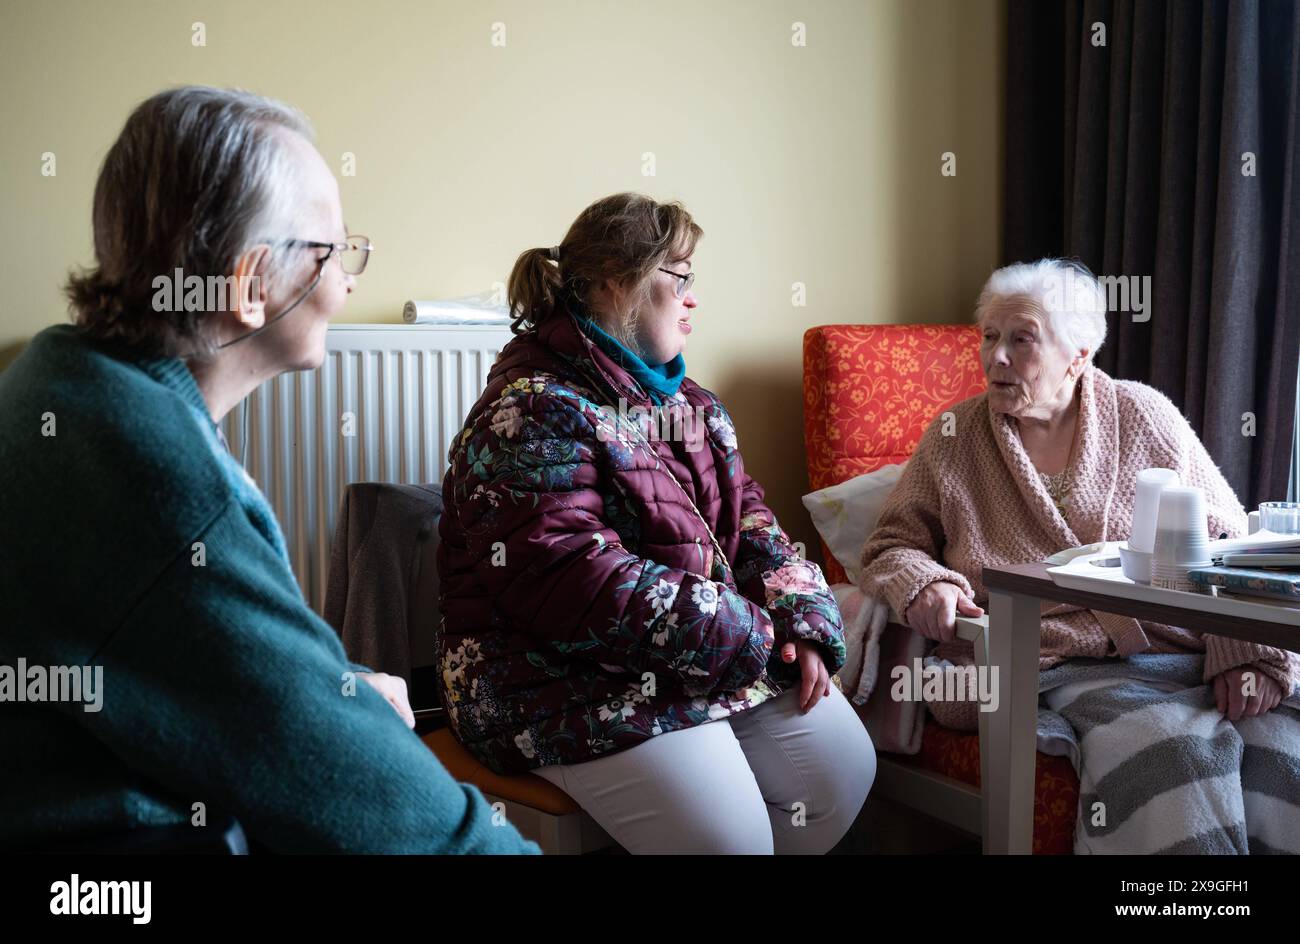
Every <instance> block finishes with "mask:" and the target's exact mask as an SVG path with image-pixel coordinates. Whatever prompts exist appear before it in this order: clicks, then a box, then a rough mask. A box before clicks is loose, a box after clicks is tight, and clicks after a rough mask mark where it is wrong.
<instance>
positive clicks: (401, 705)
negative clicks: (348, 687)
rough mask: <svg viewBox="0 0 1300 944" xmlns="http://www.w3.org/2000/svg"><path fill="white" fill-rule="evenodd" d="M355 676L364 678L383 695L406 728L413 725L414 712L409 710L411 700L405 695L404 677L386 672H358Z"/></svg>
mask: <svg viewBox="0 0 1300 944" xmlns="http://www.w3.org/2000/svg"><path fill="white" fill-rule="evenodd" d="M357 678H363V679H365V680H366V681H367V682H368V683H370V687H371V688H373V689H374V690H375V691H377V692H378V693H379V694H381V695H383V696H384V699H385V700H386V701H387V702H388V703H389V704H390V705H392V706H393V710H394V711H396V712H397V713H398V714H399V715H400V716H401V718H402V720H403V721H405V722H406V726H407V727H408V728H414V727H415V712H413V711H412V710H411V701H410V699H409V698H407V696H406V679H404V678H402V677H401V676H399V675H389V674H388V673H387V672H358V673H357Z"/></svg>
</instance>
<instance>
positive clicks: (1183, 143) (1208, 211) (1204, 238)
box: [1004, 0, 1300, 507]
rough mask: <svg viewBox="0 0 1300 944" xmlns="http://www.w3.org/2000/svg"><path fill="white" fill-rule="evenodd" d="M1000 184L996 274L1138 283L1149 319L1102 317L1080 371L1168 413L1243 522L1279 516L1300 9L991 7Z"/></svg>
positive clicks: (1293, 294) (1294, 245)
mask: <svg viewBox="0 0 1300 944" xmlns="http://www.w3.org/2000/svg"><path fill="white" fill-rule="evenodd" d="M1095 23H1102V24H1104V25H1105V45H1104V46H1098V45H1094V35H1096V34H1095V30H1094V26H1093V24H1095ZM1246 152H1250V153H1251V154H1253V155H1254V176H1248V175H1245V174H1243V172H1242V169H1243V166H1244V165H1243V157H1242V155H1243V154H1244V153H1246ZM1005 186H1006V204H1005V213H1006V216H1005V245H1004V254H1005V258H1006V261H1007V262H1015V261H1027V260H1031V259H1037V258H1040V257H1042V256H1071V257H1075V258H1078V259H1080V260H1081V261H1082V262H1084V263H1085V264H1086V265H1087V266H1088V267H1089V268H1091V269H1092V270H1093V272H1095V273H1098V274H1099V275H1103V274H1104V275H1117V276H1118V275H1124V276H1144V275H1145V276H1150V278H1151V288H1152V297H1151V298H1149V299H1148V300H1147V304H1148V311H1149V313H1150V320H1148V321H1146V322H1135V321H1134V320H1133V317H1132V315H1131V314H1130V313H1126V312H1112V313H1111V315H1110V324H1109V332H1108V336H1107V340H1106V344H1105V345H1104V347H1103V348H1102V349H1101V350H1100V351H1099V352H1098V355H1097V364H1098V366H1100V367H1101V369H1102V370H1104V371H1106V372H1107V373H1109V374H1111V375H1112V376H1115V377H1121V378H1128V379H1133V380H1140V381H1143V382H1144V383H1149V384H1151V385H1152V386H1155V387H1157V388H1159V389H1160V390H1162V391H1163V392H1164V393H1165V394H1166V395H1168V396H1169V397H1170V399H1172V400H1173V401H1174V402H1175V403H1176V404H1178V405H1179V407H1181V409H1182V410H1183V412H1184V414H1186V416H1187V418H1188V419H1189V420H1190V421H1191V423H1192V426H1193V427H1194V428H1195V429H1196V431H1197V432H1198V433H1199V434H1200V436H1201V439H1202V441H1203V442H1204V443H1205V445H1206V448H1208V449H1209V451H1210V454H1211V455H1212V456H1213V457H1214V459H1215V461H1216V462H1217V463H1218V464H1219V467H1220V468H1221V469H1222V470H1223V472H1224V474H1225V475H1226V476H1227V478H1228V481H1229V482H1231V483H1232V486H1233V488H1235V489H1236V491H1237V494H1238V496H1239V497H1240V498H1241V499H1242V501H1243V502H1245V503H1246V504H1247V506H1248V507H1254V506H1255V505H1256V504H1257V503H1258V502H1260V501H1269V500H1281V499H1284V498H1285V497H1286V494H1287V484H1288V481H1287V480H1288V475H1289V472H1290V464H1291V453H1292V450H1293V447H1294V442H1295V428H1296V409H1297V405H1296V371H1297V363H1298V362H1300V5H1298V4H1297V3H1296V2H1295V0H1240V2H1236V0H1233V2H1228V0H1220V2H1196V0H1169V2H1165V0H1136V2H1134V0H1127V2H1125V0H1114V2H1110V0H1010V3H1009V7H1008V45H1007V140H1006V181H1005ZM1245 413H1253V414H1254V416H1255V418H1256V427H1255V435H1254V436H1253V437H1247V436H1244V435H1243V426H1244V421H1243V419H1242V415H1243V414H1245Z"/></svg>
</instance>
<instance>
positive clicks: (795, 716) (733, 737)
mask: <svg viewBox="0 0 1300 944" xmlns="http://www.w3.org/2000/svg"><path fill="white" fill-rule="evenodd" d="M533 772H534V773H536V774H538V775H539V776H541V777H544V778H545V779H547V780H549V781H550V782H551V783H553V784H555V785H556V786H558V787H559V788H560V789H562V790H563V791H564V792H565V793H567V794H569V796H571V797H572V798H573V800H574V802H575V803H577V804H578V805H579V806H580V807H582V809H583V810H584V811H586V812H587V814H588V815H590V816H591V817H592V819H594V820H595V821H596V822H597V823H599V824H600V826H601V827H602V828H603V829H604V830H605V831H606V832H607V833H609V834H610V836H611V837H613V839H614V840H615V841H616V842H617V843H618V844H619V845H620V846H622V847H623V848H624V849H626V850H627V851H628V852H631V853H634V854H663V853H696V854H698V853H706V854H709V853H724V854H758V855H771V854H772V853H773V852H776V853H784V854H789V853H794V854H800V853H802V854H811V855H821V854H823V853H825V852H828V851H829V850H830V849H831V848H832V847H833V846H834V845H835V844H836V843H838V842H839V841H840V839H841V838H843V836H844V834H845V833H846V832H848V829H849V826H851V825H852V824H853V820H854V819H855V818H856V817H857V815H858V812H859V811H860V810H861V809H862V804H863V802H864V801H865V800H866V798H867V793H868V791H870V789H871V784H872V782H873V781H874V780H875V778H876V752H875V748H874V747H873V746H872V744H871V738H870V736H868V734H867V731H866V728H864V727H863V725H862V721H861V720H860V719H859V718H858V716H857V714H856V713H855V712H854V711H853V707H852V706H851V705H850V704H849V702H848V700H847V699H845V697H844V696H843V695H842V694H840V692H839V690H838V689H835V688H832V689H831V693H830V695H829V696H827V697H825V698H823V699H821V701H819V702H818V703H817V704H816V706H814V707H813V709H812V711H810V712H808V713H807V714H803V713H801V712H800V711H799V702H798V692H797V691H790V692H786V693H784V694H782V695H780V696H778V697H776V698H773V699H771V700H770V701H766V702H764V703H763V704H761V705H759V706H758V707H756V708H751V709H750V710H749V711H746V712H742V713H741V714H738V715H732V716H731V717H730V718H726V719H722V720H719V721H711V722H709V723H708V724H702V725H699V726H697V727H694V728H687V729H685V730H681V731H670V732H668V733H667V734H661V735H658V736H657V737H653V738H651V739H650V740H648V741H645V742H644V743H641V744H638V745H637V746H636V747H632V748H628V749H626V750H622V751H619V752H618V753H615V754H609V755H606V756H603V757H597V758H595V759H594V760H589V761H584V762H582V763H579V764H566V765H559V766H550V767H542V768H539V769H537V770H534V771H533Z"/></svg>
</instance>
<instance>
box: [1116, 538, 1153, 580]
mask: <svg viewBox="0 0 1300 944" xmlns="http://www.w3.org/2000/svg"><path fill="white" fill-rule="evenodd" d="M1151 556H1152V555H1151V554H1150V553H1148V552H1146V551H1135V550H1133V549H1132V548H1130V547H1129V546H1128V544H1127V543H1125V544H1121V545H1120V546H1119V565H1120V569H1121V570H1123V571H1124V576H1125V577H1127V578H1128V579H1129V580H1132V581H1133V582H1134V583H1141V584H1149V583H1151Z"/></svg>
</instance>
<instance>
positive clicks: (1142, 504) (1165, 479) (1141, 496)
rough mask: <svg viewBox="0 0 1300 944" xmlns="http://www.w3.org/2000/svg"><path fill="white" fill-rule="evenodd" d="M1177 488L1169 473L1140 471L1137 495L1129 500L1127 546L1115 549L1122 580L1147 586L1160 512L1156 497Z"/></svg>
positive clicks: (1152, 470)
mask: <svg viewBox="0 0 1300 944" xmlns="http://www.w3.org/2000/svg"><path fill="white" fill-rule="evenodd" d="M1177 484H1178V473H1177V472H1175V471H1174V470H1173V469H1143V470H1142V471H1141V472H1139V473H1138V477H1137V495H1136V496H1135V498H1134V500H1133V531H1132V533H1131V534H1130V535H1129V539H1128V543H1127V546H1121V547H1120V549H1119V553H1120V559H1121V560H1122V561H1123V567H1124V576H1125V577H1128V578H1129V579H1130V580H1132V581H1134V582H1135V583H1143V584H1147V583H1150V582H1151V553H1152V552H1153V551H1154V550H1155V545H1156V516H1157V514H1158V513H1159V511H1160V493H1161V492H1162V491H1163V490H1164V489H1166V488H1168V487H1169V486H1171V485H1177Z"/></svg>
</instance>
